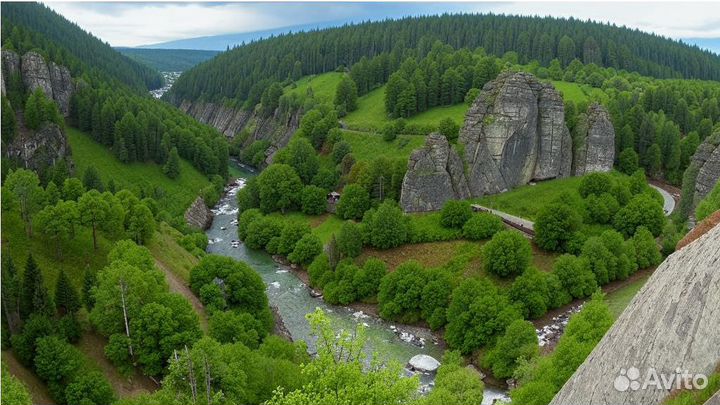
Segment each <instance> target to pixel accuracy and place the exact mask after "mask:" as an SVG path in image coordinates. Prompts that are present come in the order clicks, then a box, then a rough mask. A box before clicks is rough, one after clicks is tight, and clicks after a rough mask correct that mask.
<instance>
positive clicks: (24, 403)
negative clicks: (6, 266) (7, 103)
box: [0, 108, 32, 405]
mask: <svg viewBox="0 0 720 405" xmlns="http://www.w3.org/2000/svg"><path fill="white" fill-rule="evenodd" d="M3 109H4V108H3ZM0 393H2V399H0V402H2V403H4V404H15V405H31V404H32V398H31V397H30V393H29V392H28V389H27V387H26V386H25V384H23V383H22V382H20V380H18V379H17V378H15V376H14V375H12V374H10V371H8V369H7V366H6V365H5V363H3V364H2V391H0Z"/></svg>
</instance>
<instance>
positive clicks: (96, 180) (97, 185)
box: [83, 166, 105, 193]
mask: <svg viewBox="0 0 720 405" xmlns="http://www.w3.org/2000/svg"><path fill="white" fill-rule="evenodd" d="M83 185H85V189H86V190H93V189H95V190H97V191H99V192H101V193H102V192H103V191H105V186H104V185H103V182H102V179H101V178H100V174H98V171H97V169H96V168H95V166H90V167H88V168H87V169H85V174H84V175H83Z"/></svg>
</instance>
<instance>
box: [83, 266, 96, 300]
mask: <svg viewBox="0 0 720 405" xmlns="http://www.w3.org/2000/svg"><path fill="white" fill-rule="evenodd" d="M95 280H96V278H95V272H94V271H92V270H90V269H89V268H86V269H85V276H84V277H83V287H82V300H83V304H85V308H87V310H88V311H90V310H92V309H93V306H95V297H93V295H92V288H93V287H94V286H95Z"/></svg>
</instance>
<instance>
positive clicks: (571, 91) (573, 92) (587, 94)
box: [551, 80, 607, 104]
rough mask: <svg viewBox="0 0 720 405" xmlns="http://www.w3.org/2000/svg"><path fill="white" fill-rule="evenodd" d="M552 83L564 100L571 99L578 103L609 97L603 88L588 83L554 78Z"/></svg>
mask: <svg viewBox="0 0 720 405" xmlns="http://www.w3.org/2000/svg"><path fill="white" fill-rule="evenodd" d="M551 83H552V84H553V86H555V88H556V89H557V90H558V91H559V92H560V94H562V96H563V99H564V100H570V101H573V102H575V103H576V104H577V103H582V102H587V101H589V100H590V99H600V100H605V99H607V96H606V95H605V93H604V92H603V91H602V90H600V89H597V88H593V87H591V86H588V85H581V84H578V83H572V82H563V81H556V80H553V81H552V82H551Z"/></svg>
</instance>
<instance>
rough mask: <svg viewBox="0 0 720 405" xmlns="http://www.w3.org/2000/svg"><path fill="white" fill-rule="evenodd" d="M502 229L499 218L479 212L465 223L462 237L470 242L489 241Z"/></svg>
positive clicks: (501, 222)
mask: <svg viewBox="0 0 720 405" xmlns="http://www.w3.org/2000/svg"><path fill="white" fill-rule="evenodd" d="M504 228H505V227H504V226H503V221H502V219H501V218H500V217H499V216H497V215H493V214H491V213H489V212H480V213H478V214H475V215H473V216H471V217H470V219H469V220H468V221H467V222H465V225H464V226H463V236H464V237H465V238H466V239H470V240H483V239H489V238H491V237H492V236H493V235H495V234H496V233H498V232H500V231H502V230H503V229H504Z"/></svg>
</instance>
